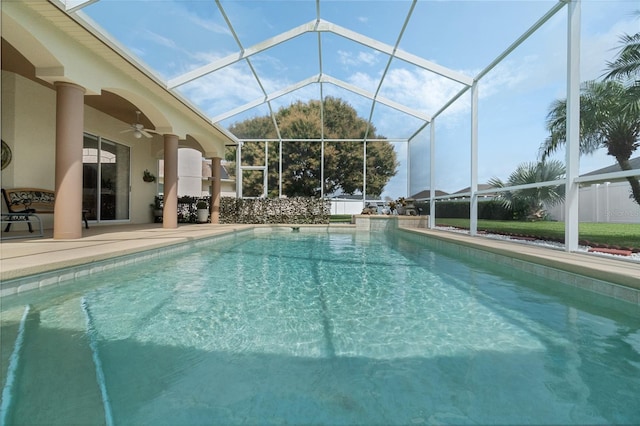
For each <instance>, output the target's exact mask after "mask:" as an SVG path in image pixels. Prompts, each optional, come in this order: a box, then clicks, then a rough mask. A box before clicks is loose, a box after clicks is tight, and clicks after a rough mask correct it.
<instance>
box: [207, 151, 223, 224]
mask: <svg viewBox="0 0 640 426" xmlns="http://www.w3.org/2000/svg"><path fill="white" fill-rule="evenodd" d="M221 161H222V158H220V157H213V158H211V179H212V182H211V205H210V206H209V208H210V209H211V223H220V186H221V182H220V179H221V178H222V176H221V175H220V162H221Z"/></svg>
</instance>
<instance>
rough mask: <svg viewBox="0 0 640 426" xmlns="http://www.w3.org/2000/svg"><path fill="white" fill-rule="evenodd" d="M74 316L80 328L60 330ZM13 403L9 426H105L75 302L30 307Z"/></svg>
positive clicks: (81, 319)
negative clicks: (42, 309) (26, 425)
mask: <svg viewBox="0 0 640 426" xmlns="http://www.w3.org/2000/svg"><path fill="white" fill-rule="evenodd" d="M74 309H75V311H74ZM70 315H71V316H73V317H74V321H73V324H76V323H78V327H77V328H76V327H75V326H74V327H73V328H69V327H68V326H66V328H62V327H61V326H60V324H61V323H62V322H63V321H65V320H66V321H67V324H68V319H69V316H70ZM75 317H77V318H78V321H76V320H75ZM61 318H65V320H61ZM11 401H12V403H11V406H10V407H9V409H8V415H7V419H6V424H103V423H104V420H105V415H104V410H103V405H102V400H101V395H100V390H99V388H98V386H97V384H96V373H95V367H94V363H93V359H92V354H91V350H90V348H89V342H88V339H87V336H86V333H85V328H84V317H83V315H82V311H81V310H80V304H79V303H78V300H77V299H75V300H70V301H68V302H65V303H63V304H62V305H58V306H54V307H52V308H50V309H46V310H44V311H40V310H38V308H37V306H36V307H31V310H30V311H29V314H28V315H27V318H26V322H25V330H24V342H23V347H22V350H21V354H20V360H19V367H18V369H17V374H16V380H15V384H14V386H13V391H12V400H11Z"/></svg>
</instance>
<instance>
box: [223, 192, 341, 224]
mask: <svg viewBox="0 0 640 426" xmlns="http://www.w3.org/2000/svg"><path fill="white" fill-rule="evenodd" d="M330 214H331V202H330V201H329V200H325V199H320V198H304V197H296V198H255V199H254V198H251V199H240V198H234V197H222V198H221V199H220V223H267V224H277V223H296V224H326V223H329V216H330Z"/></svg>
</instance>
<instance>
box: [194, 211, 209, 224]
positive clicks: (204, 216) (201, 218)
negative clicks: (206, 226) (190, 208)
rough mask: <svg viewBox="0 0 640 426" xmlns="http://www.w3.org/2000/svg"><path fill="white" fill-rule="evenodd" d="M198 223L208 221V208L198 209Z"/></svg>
mask: <svg viewBox="0 0 640 426" xmlns="http://www.w3.org/2000/svg"><path fill="white" fill-rule="evenodd" d="M197 214H198V223H207V222H208V221H209V209H198V210H197Z"/></svg>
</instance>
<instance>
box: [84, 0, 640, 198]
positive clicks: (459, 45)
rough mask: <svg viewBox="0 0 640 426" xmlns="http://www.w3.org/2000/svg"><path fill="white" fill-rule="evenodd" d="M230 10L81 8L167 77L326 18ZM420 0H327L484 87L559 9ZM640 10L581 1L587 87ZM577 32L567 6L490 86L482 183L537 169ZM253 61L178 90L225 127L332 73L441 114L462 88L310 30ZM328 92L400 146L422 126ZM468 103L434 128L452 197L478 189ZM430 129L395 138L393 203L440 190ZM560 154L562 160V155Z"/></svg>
mask: <svg viewBox="0 0 640 426" xmlns="http://www.w3.org/2000/svg"><path fill="white" fill-rule="evenodd" d="M72 1H75V3H79V1H78V0H72ZM220 4H221V5H222V9H223V11H224V15H223V14H222V13H221V11H220V9H219V8H218V6H217V4H216V2H215V1H213V0H191V1H185V0H129V1H127V0H99V1H97V2H94V3H90V4H88V5H87V6H86V7H84V8H82V9H81V13H82V14H84V15H85V16H88V17H89V18H90V19H91V20H92V21H93V22H94V23H95V24H97V25H98V26H99V27H100V28H101V29H102V30H104V31H106V32H107V33H108V34H109V36H110V37H111V38H112V39H114V40H116V41H117V42H118V43H119V44H120V45H121V46H123V47H124V48H126V49H127V50H128V51H130V52H131V53H132V55H133V56H135V57H137V58H138V59H139V60H140V62H142V63H144V64H146V65H147V66H148V67H149V68H150V69H152V70H153V72H154V73H155V74H156V75H158V76H159V77H160V78H161V79H162V80H164V81H168V82H170V81H174V79H177V78H179V77H181V76H183V75H184V74H185V73H187V72H189V71H192V70H195V69H198V68H199V67H202V66H204V65H207V64H210V63H212V62H215V61H217V60H220V59H222V58H225V57H228V56H229V55H234V54H235V55H237V54H238V53H239V52H241V51H242V50H249V49H251V48H252V47H254V46H256V45H258V44H259V43H261V42H263V41H265V40H267V39H270V38H272V37H274V36H277V35H278V34H281V33H283V32H285V31H288V30H291V29H293V28H295V27H298V26H300V25H303V24H306V23H309V22H312V21H315V20H316V16H317V12H318V9H317V8H316V2H315V1H314V0H296V1H284V0H282V1H280V0H259V1H245V0H233V1H231V0H221V1H220ZM412 4H413V3H412V2H410V1H406V0H392V1H387V0H374V1H367V0H357V1H343V0H333V1H328V0H321V2H320V5H319V13H320V17H321V19H323V20H324V21H328V22H330V23H332V24H334V25H337V26H340V27H343V28H347V29H348V30H350V31H354V32H357V33H359V34H361V35H363V36H365V37H368V38H370V39H374V40H377V41H379V42H382V43H385V44H386V45H390V46H394V45H395V44H396V43H398V48H399V49H400V50H402V51H404V52H407V53H410V54H412V55H415V56H417V57H420V58H422V59H425V60H428V61H430V62H432V63H435V64H438V65H439V66H443V67H445V68H446V69H448V70H451V71H454V72H456V73H460V74H463V75H465V76H467V77H470V78H474V77H476V76H477V75H478V73H479V72H480V71H482V70H483V69H485V68H486V67H487V66H488V65H489V64H490V63H492V61H493V60H494V59H495V58H497V57H498V56H499V55H500V54H501V53H502V52H503V51H505V49H506V48H507V47H508V46H510V45H511V44H512V43H513V42H514V41H515V40H516V39H517V38H518V37H520V36H521V35H522V34H523V33H525V31H526V30H527V29H528V28H529V27H531V25H533V24H534V23H535V22H536V21H537V20H538V19H540V18H541V17H542V16H543V15H545V14H546V13H547V12H548V11H549V10H550V9H551V8H552V7H553V6H554V5H555V4H556V1H545V0H536V1H524V0H494V1H482V0H473V1H464V0H441V1H434V0H429V1H423V0H419V1H418V2H417V3H416V4H415V5H414V6H413V8H412ZM410 10H411V18H410V19H409V21H408V22H406V18H407V15H408V12H409V11H410ZM638 10H640V6H638V3H637V2H636V1H633V0H622V1H620V0H597V1H596V0H583V1H582V6H581V18H582V22H581V64H580V69H581V80H582V81H584V80H591V79H598V78H600V77H601V76H602V75H603V73H604V71H605V69H606V62H607V61H611V60H613V58H614V57H615V55H616V52H617V48H618V47H619V38H620V36H621V35H622V34H624V33H626V34H634V33H636V32H638V31H640V16H639V15H638V14H637V13H634V12H636V11H638ZM227 21H228V22H230V23H231V27H232V28H233V32H232V31H231V29H230V27H229V25H228V22H227ZM405 24H406V25H405ZM566 33H567V8H566V7H565V8H563V9H562V10H560V11H559V12H558V13H557V14H555V15H554V16H553V17H552V18H551V19H550V20H549V21H547V22H546V23H545V24H544V25H543V26H542V27H541V28H540V29H538V30H537V31H536V32H535V33H534V34H533V35H532V36H531V37H529V38H528V39H527V40H526V41H525V42H524V43H523V44H522V45H520V46H519V47H518V48H517V49H516V50H514V51H513V52H512V53H511V54H509V55H508V56H507V57H506V58H505V59H504V60H503V61H501V62H500V63H499V64H498V65H497V66H496V67H495V68H493V69H492V71H491V72H489V73H488V74H487V75H486V76H484V77H483V78H482V79H481V80H480V81H479V90H478V97H479V103H478V118H479V124H478V181H479V182H480V183H485V182H487V181H488V180H489V179H491V178H494V177H497V178H500V179H502V180H506V179H507V178H508V176H509V174H510V173H511V172H513V171H514V170H515V169H516V168H517V167H518V165H519V164H522V163H526V162H533V161H536V159H537V156H538V149H539V146H540V144H541V143H542V142H543V141H544V140H545V138H546V135H547V132H546V130H545V120H546V115H547V111H548V109H549V105H550V104H551V103H552V102H553V100H555V99H562V98H564V97H565V96H566ZM318 34H320V36H319V35H318ZM236 37H237V39H236ZM398 40H399V41H398ZM319 46H321V52H322V54H321V55H319V52H318V51H319V49H318V47H319ZM249 62H250V63H248V62H247V61H240V62H237V63H235V64H233V65H230V66H227V67H225V68H222V69H220V70H217V71H214V72H212V73H209V74H206V75H204V76H202V77H200V78H197V79H195V80H193V81H190V82H188V83H185V84H182V85H180V86H178V87H177V88H176V89H175V90H177V91H178V92H179V93H180V94H181V95H182V96H184V97H185V98H187V99H189V100H190V101H191V102H192V103H193V104H194V105H195V106H197V107H198V108H199V109H200V110H201V111H202V112H203V113H204V114H206V115H207V116H209V117H211V118H215V117H219V116H221V115H222V114H225V113H227V112H228V111H231V110H234V109H236V108H241V107H242V106H243V105H245V104H247V103H249V102H252V101H255V100H259V99H264V96H265V95H264V94H265V93H267V94H272V93H274V92H277V91H278V90H283V89H285V88H287V87H289V86H291V85H293V84H295V83H297V82H300V81H303V80H305V79H307V78H309V77H312V76H315V75H317V74H319V73H320V70H322V73H323V74H324V75H327V76H330V77H333V78H336V79H340V80H342V81H343V82H345V83H348V84H351V85H354V86H357V87H360V88H362V89H364V90H367V91H368V92H370V93H376V92H377V93H378V95H379V96H382V97H383V98H386V99H389V100H391V101H393V102H396V103H399V104H401V105H403V106H404V107H408V108H411V109H412V110H416V111H419V112H420V113H421V114H424V115H427V116H432V115H434V114H436V112H438V111H439V110H440V109H441V108H442V107H443V106H444V104H445V103H446V102H447V101H449V100H450V99H452V97H453V96H454V95H455V94H456V93H458V92H459V91H460V90H461V89H463V87H464V86H463V85H461V84H460V83H458V82H455V81H453V80H450V79H447V78H444V77H442V76H440V75H438V74H435V73H433V72H431V71H429V70H425V69H423V68H420V67H418V66H416V65H414V64H412V63H409V62H406V61H402V60H400V59H397V58H395V59H393V60H391V62H389V56H387V55H386V54H384V53H381V52H379V51H377V50H374V49H371V48H369V47H367V46H365V45H363V44H359V43H356V42H354V41H353V40H349V39H347V38H344V37H341V36H339V35H336V34H334V33H330V32H322V33H315V32H313V33H306V34H303V35H301V36H299V37H297V38H295V39H292V40H290V41H287V42H286V43H282V44H279V45H276V46H274V47H272V48H270V49H267V50H264V51H261V52H259V53H256V54H254V55H252V56H250V57H249ZM252 68H253V71H255V73H256V74H257V75H258V77H259V80H257V79H256V78H255V76H254V73H253V71H252ZM383 75H384V79H382V76H383ZM381 79H382V84H381V83H380V82H381ZM320 87H321V86H320V85H319V84H310V85H307V86H305V87H302V88H300V89H298V90H296V91H295V92H292V93H289V94H286V95H284V96H281V97H278V98H277V99H274V100H273V101H272V102H271V107H272V109H273V110H274V111H275V110H277V109H278V108H281V107H285V106H287V105H289V104H291V103H293V102H296V101H298V100H301V101H305V102H306V101H308V100H310V99H319V98H320V95H321V89H320ZM322 95H323V96H325V97H326V96H335V97H340V98H342V99H344V100H345V101H347V102H348V103H349V104H351V106H353V107H354V108H355V109H356V111H357V112H358V114H359V116H360V117H362V118H365V119H368V118H369V117H370V116H371V118H372V122H373V124H374V126H375V127H376V129H377V133H378V134H380V135H384V136H386V137H389V138H398V139H408V138H410V137H412V136H414V134H415V133H416V132H417V131H418V129H420V128H421V127H422V126H423V125H424V124H425V122H424V121H423V120H421V119H419V118H416V117H413V116H411V115H408V114H406V113H403V112H400V111H397V110H395V109H393V108H391V107H388V106H386V105H383V104H381V103H376V106H375V108H374V109H373V112H372V108H371V107H372V102H371V100H370V99H368V98H366V97H363V96H360V95H357V94H355V93H352V92H350V91H348V90H345V89H344V88H342V87H339V86H335V85H333V84H328V83H325V84H322ZM470 105H471V102H470V91H468V92H467V93H466V94H464V95H462V96H461V97H460V98H459V99H458V100H457V101H456V102H454V103H453V104H452V105H451V106H450V107H449V108H447V109H446V110H445V111H444V112H443V113H442V114H440V115H439V116H438V117H437V118H436V120H435V122H434V123H433V126H434V129H435V139H434V142H435V164H436V166H435V173H434V176H435V178H434V187H435V188H436V189H439V190H442V191H446V192H449V193H453V192H456V191H458V190H461V189H463V188H466V187H468V186H469V184H470V179H471V177H470V173H469V168H470V167H469V166H470V161H471V156H470V137H471V127H470V123H471V108H470ZM268 113H269V108H268V106H267V105H266V104H263V105H261V106H257V107H255V108H252V109H250V110H248V111H246V112H243V113H241V114H237V115H234V116H232V117H230V118H228V119H225V120H223V121H221V122H220V123H219V124H220V125H221V126H223V127H228V126H229V125H231V124H233V123H234V122H237V121H242V120H244V119H247V118H251V117H255V116H264V115H267V114H268ZM430 133H431V130H430V126H427V127H425V128H424V130H423V131H422V132H420V133H419V134H417V135H415V137H414V138H413V139H411V142H410V143H407V142H397V143H394V146H395V148H396V152H397V156H398V160H399V161H400V167H399V169H398V173H397V175H396V176H395V177H394V178H392V180H391V181H390V182H389V183H388V184H387V187H386V188H385V191H384V193H383V197H390V198H397V197H400V196H408V195H412V194H414V193H416V192H419V191H421V190H424V189H427V188H429V187H430V185H431V182H430V179H429V175H430V173H429V164H430V158H429V151H430V150H429V143H430ZM553 158H554V159H559V160H564V150H561V151H559V152H558V153H557V154H556V155H554V157H553ZM614 162H615V161H614V159H613V158H612V157H609V156H607V155H606V153H604V152H599V153H596V154H594V155H592V156H589V157H582V159H581V167H580V171H581V173H585V172H589V171H592V170H595V169H598V168H601V167H605V166H608V165H611V164H613V163H614ZM408 163H410V164H408ZM408 171H409V173H410V176H411V179H410V186H409V185H408V183H407V172H408Z"/></svg>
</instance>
